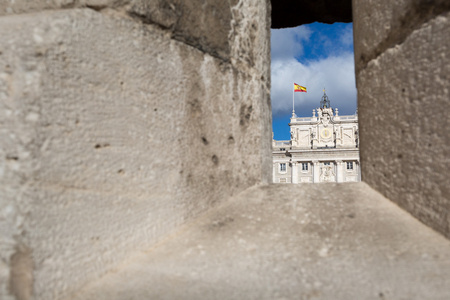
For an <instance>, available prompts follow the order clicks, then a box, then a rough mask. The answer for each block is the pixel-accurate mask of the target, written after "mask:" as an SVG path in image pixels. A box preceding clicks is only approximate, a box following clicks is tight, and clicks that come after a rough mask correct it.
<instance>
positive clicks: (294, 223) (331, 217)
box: [70, 183, 450, 300]
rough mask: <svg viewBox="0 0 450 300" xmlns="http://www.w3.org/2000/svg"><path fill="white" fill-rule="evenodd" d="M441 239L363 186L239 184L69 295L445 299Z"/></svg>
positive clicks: (446, 257)
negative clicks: (222, 200) (242, 187)
mask: <svg viewBox="0 0 450 300" xmlns="http://www.w3.org/2000/svg"><path fill="white" fill-rule="evenodd" d="M449 249H450V241H448V240H446V239H445V238H444V237H442V236H441V235H439V234H438V233H436V232H434V231H433V230H431V229H430V228H428V227H426V226H425V225H423V224H422V223H420V222H419V221H417V220H416V219H414V218H413V217H411V216H410V215H409V214H408V213H406V212H405V211H403V210H402V209H400V208H399V207H398V206H396V205H395V204H393V203H392V202H391V201H389V200H387V199H386V198H384V197H383V196H381V195H380V194H379V193H377V192H376V191H374V190H373V189H371V188H370V187H369V186H368V185H366V184H364V183H352V184H319V185H302V186H298V185H269V186H259V187H255V188H251V189H249V190H246V191H245V192H244V193H242V194H240V195H238V196H237V197H235V198H233V199H232V200H231V201H230V202H228V203H226V204H224V205H222V206H221V207H220V208H218V209H215V210H213V211H211V212H209V213H208V214H206V215H204V216H203V217H202V218H200V219H198V220H197V221H196V222H194V223H192V224H190V225H189V226H185V227H183V228H182V229H181V230H180V231H178V232H177V233H175V234H173V235H172V236H170V237H168V239H167V240H166V241H164V242H162V243H160V244H159V245H158V246H156V247H154V248H152V249H148V251H146V252H143V253H142V254H141V255H139V256H137V257H135V258H134V259H132V260H130V261H128V262H126V263H124V264H123V265H122V266H121V267H119V268H117V269H116V270H115V271H114V272H112V273H111V274H108V275H107V276H105V277H104V278H103V279H102V280H100V281H98V282H94V283H92V284H90V285H89V286H88V287H86V289H84V290H83V291H82V292H80V293H78V294H77V295H74V297H72V298H70V299H74V300H75V299H76V300H78V299H80V300H81V299H83V300H88V299H95V300H100V299H108V300H124V299H330V300H331V299H333V300H337V299H345V300H348V299H410V300H412V299H420V300H422V299H436V300H437V299H441V300H444V299H449V298H450V285H449V284H448V279H449V278H450V252H449Z"/></svg>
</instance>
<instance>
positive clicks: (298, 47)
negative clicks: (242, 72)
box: [271, 23, 356, 140]
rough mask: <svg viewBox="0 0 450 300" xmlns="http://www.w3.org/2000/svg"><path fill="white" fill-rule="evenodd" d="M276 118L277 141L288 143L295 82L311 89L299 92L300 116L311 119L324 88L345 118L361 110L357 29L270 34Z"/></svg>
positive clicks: (342, 26) (315, 27)
mask: <svg viewBox="0 0 450 300" xmlns="http://www.w3.org/2000/svg"><path fill="white" fill-rule="evenodd" d="M271 51H272V66H271V70H272V71H271V72H272V74H271V77H272V90H271V100H272V119H273V121H272V122H273V123H272V126H273V132H274V138H275V139H276V140H289V139H290V133H289V125H288V123H289V119H290V117H291V115H292V94H293V86H294V82H295V83H297V84H299V85H302V86H304V87H306V88H307V93H299V92H297V93H295V113H296V115H297V116H298V117H310V116H312V110H313V109H315V108H317V107H319V103H320V100H321V98H322V95H323V88H325V90H326V93H327V96H328V98H329V99H330V101H331V107H333V108H338V109H339V114H340V115H351V114H354V113H355V110H356V85H355V72H354V59H353V24H351V23H334V24H332V25H329V24H322V23H312V24H308V25H303V26H299V27H295V28H285V29H272V30H271Z"/></svg>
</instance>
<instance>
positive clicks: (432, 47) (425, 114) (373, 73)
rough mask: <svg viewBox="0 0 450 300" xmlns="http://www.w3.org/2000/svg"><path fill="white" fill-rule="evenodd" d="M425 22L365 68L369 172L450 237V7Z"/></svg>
mask: <svg viewBox="0 0 450 300" xmlns="http://www.w3.org/2000/svg"><path fill="white" fill-rule="evenodd" d="M354 4H356V3H354ZM361 9H362V8H361V7H358V5H356V11H360V10H361ZM376 11H377V9H375V12H376ZM375 12H374V13H375ZM359 22H360V23H359V24H362V23H361V20H359ZM360 26H362V25H360ZM371 26H373V25H371V23H368V24H367V26H364V28H360V29H359V30H360V32H363V31H364V30H365V28H371ZM417 27H418V28H417V29H415V30H414V31H412V32H411V33H410V34H409V35H408V36H406V37H405V39H404V41H403V42H402V43H400V44H398V45H396V46H395V47H392V48H388V49H387V50H386V51H384V52H383V53H381V54H380V55H378V56H377V57H376V58H374V59H372V60H370V61H369V62H368V64H367V66H366V67H364V68H360V69H359V73H358V74H357V79H358V110H359V117H360V120H361V122H360V137H361V161H362V171H363V174H362V175H363V176H362V178H363V180H364V181H366V182H367V183H369V184H370V185H371V186H373V187H374V188H375V189H377V190H378V191H380V192H381V193H383V194H384V195H385V196H386V197H388V198H389V199H391V200H393V201H395V202H397V203H398V204H399V205H400V206H401V207H403V208H404V209H406V210H407V211H409V212H410V213H411V214H413V215H414V216H416V217H417V218H419V219H420V220H421V221H422V222H424V223H425V224H427V225H429V226H431V227H433V228H434V229H436V230H438V231H440V232H441V233H443V234H444V235H445V236H447V237H450V214H449V211H450V198H449V194H450V189H449V185H448V175H447V170H448V169H449V168H450V163H449V160H448V157H449V156H450V151H449V147H448V144H449V141H450V132H449V131H448V130H447V128H448V127H449V126H450V118H449V117H448V113H449V110H448V99H449V97H450V95H449V89H448V82H449V79H450V57H449V56H448V53H449V51H450V39H449V38H448V37H449V36H450V14H449V13H446V14H442V15H439V16H436V17H435V18H433V19H432V20H430V21H429V22H427V23H425V24H423V25H421V26H418V25H417ZM370 30H373V29H370ZM392 30H393V31H394V33H395V30H394V29H392ZM394 33H392V34H394ZM368 36H370V34H368ZM380 36H381V35H380ZM374 39H378V36H377V35H374ZM367 40H369V38H368V37H367ZM361 43H364V41H358V42H357V43H356V45H358V47H359V50H358V51H359V52H360V53H366V52H370V50H373V47H375V45H371V46H370V47H369V46H368V45H364V44H361ZM365 47H369V50H365ZM357 59H358V58H357Z"/></svg>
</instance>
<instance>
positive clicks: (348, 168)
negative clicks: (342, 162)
mask: <svg viewBox="0 0 450 300" xmlns="http://www.w3.org/2000/svg"><path fill="white" fill-rule="evenodd" d="M347 170H353V162H352V161H348V162H347Z"/></svg>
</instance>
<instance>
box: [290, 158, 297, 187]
mask: <svg viewBox="0 0 450 300" xmlns="http://www.w3.org/2000/svg"><path fill="white" fill-rule="evenodd" d="M291 171H292V173H291V182H292V183H298V163H297V162H292V168H291Z"/></svg>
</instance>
